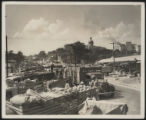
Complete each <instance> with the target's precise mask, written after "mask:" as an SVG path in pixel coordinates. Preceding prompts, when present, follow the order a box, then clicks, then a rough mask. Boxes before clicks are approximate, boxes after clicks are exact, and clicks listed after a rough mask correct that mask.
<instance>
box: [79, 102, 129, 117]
mask: <svg viewBox="0 0 146 120" xmlns="http://www.w3.org/2000/svg"><path fill="white" fill-rule="evenodd" d="M127 112H128V106H127V104H125V103H116V102H109V101H106V100H104V101H103V100H101V101H96V100H89V99H87V100H86V101H85V102H84V103H83V104H82V105H81V106H80V108H79V112H78V113H79V114H80V115H85V114H88V115H91V114H127Z"/></svg>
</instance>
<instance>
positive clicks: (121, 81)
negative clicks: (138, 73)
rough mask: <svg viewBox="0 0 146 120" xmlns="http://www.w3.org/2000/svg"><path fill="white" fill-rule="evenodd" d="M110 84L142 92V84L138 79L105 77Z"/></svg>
mask: <svg viewBox="0 0 146 120" xmlns="http://www.w3.org/2000/svg"><path fill="white" fill-rule="evenodd" d="M105 79H107V80H108V82H109V83H111V84H113V85H117V86H121V87H126V88H129V89H133V90H136V91H140V82H139V81H138V78H137V77H133V78H128V77H112V76H108V77H105Z"/></svg>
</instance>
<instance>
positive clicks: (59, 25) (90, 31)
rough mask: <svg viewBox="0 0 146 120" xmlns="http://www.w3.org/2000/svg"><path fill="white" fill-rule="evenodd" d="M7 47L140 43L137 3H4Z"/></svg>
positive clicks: (34, 50)
mask: <svg viewBox="0 0 146 120" xmlns="http://www.w3.org/2000/svg"><path fill="white" fill-rule="evenodd" d="M6 16H7V17H6V34H7V36H8V50H13V51H14V52H18V51H22V52H23V54H24V55H33V54H38V53H39V51H41V50H44V51H45V52H48V51H52V50H55V49H57V48H59V47H63V46H64V45H65V44H68V43H73V42H76V41H80V42H83V43H85V45H87V44H88V41H89V39H90V37H92V38H93V41H94V45H96V46H102V47H106V48H108V49H112V44H110V43H111V42H113V41H118V42H121V43H125V42H126V41H131V42H132V43H135V44H140V29H141V28H140V26H141V9H140V6H139V5H6Z"/></svg>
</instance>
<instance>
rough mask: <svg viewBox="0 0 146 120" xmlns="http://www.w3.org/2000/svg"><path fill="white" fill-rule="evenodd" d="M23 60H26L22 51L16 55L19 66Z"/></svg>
mask: <svg viewBox="0 0 146 120" xmlns="http://www.w3.org/2000/svg"><path fill="white" fill-rule="evenodd" d="M23 60H24V55H23V53H22V52H21V51H18V53H17V54H16V61H17V64H18V65H19V64H20V63H21V62H22V61H23Z"/></svg>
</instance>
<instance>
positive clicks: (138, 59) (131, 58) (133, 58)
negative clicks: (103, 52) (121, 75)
mask: <svg viewBox="0 0 146 120" xmlns="http://www.w3.org/2000/svg"><path fill="white" fill-rule="evenodd" d="M135 60H137V61H140V60H141V59H140V55H133V56H125V57H117V58H115V62H124V61H135ZM110 62H113V57H111V58H107V59H102V60H100V61H97V62H96V63H110Z"/></svg>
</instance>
